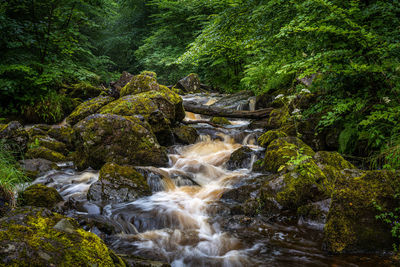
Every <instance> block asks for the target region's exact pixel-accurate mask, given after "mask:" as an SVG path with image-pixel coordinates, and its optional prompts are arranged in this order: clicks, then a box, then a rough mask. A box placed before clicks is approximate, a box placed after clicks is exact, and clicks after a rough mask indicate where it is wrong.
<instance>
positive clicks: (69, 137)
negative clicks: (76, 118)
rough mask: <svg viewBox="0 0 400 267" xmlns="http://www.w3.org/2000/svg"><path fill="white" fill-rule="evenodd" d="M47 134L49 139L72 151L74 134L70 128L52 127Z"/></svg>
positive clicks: (64, 126) (65, 126)
mask: <svg viewBox="0 0 400 267" xmlns="http://www.w3.org/2000/svg"><path fill="white" fill-rule="evenodd" d="M47 134H48V135H49V136H50V137H52V138H54V139H56V140H58V141H60V142H63V143H64V144H66V145H67V148H68V149H69V150H73V149H74V142H75V134H74V130H73V129H72V127H71V126H68V125H61V126H53V127H51V129H50V130H49V131H48V132H47Z"/></svg>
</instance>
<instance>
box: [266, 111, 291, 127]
mask: <svg viewBox="0 0 400 267" xmlns="http://www.w3.org/2000/svg"><path fill="white" fill-rule="evenodd" d="M289 117H290V115H289V109H288V108H287V107H282V108H278V109H273V110H272V111H271V113H270V114H269V119H268V125H267V127H266V128H267V129H278V128H280V127H281V126H283V125H284V124H285V123H286V122H287V120H288V118H289Z"/></svg>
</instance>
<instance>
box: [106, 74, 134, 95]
mask: <svg viewBox="0 0 400 267" xmlns="http://www.w3.org/2000/svg"><path fill="white" fill-rule="evenodd" d="M132 77H133V74H130V73H129V72H127V71H123V72H122V74H121V76H120V77H119V79H118V81H116V82H111V83H110V85H111V87H113V88H114V89H115V90H116V91H117V92H118V93H119V92H120V91H121V89H122V87H124V86H125V85H126V84H127V83H129V82H130V81H131V79H132Z"/></svg>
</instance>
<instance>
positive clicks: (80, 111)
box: [67, 96, 114, 125]
mask: <svg viewBox="0 0 400 267" xmlns="http://www.w3.org/2000/svg"><path fill="white" fill-rule="evenodd" d="M113 100H114V98H112V97H110V96H99V97H96V98H93V99H91V100H88V101H85V102H83V103H82V104H80V105H79V106H78V107H77V108H75V110H74V111H73V112H72V113H71V114H70V115H69V116H68V117H67V123H69V124H70V125H75V124H76V123H78V122H79V121H80V120H82V119H84V118H86V117H87V116H89V115H92V114H94V113H96V111H98V110H99V109H100V108H101V107H103V106H105V105H107V104H108V103H110V102H111V101H113Z"/></svg>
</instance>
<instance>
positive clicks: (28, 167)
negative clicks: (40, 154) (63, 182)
mask: <svg viewBox="0 0 400 267" xmlns="http://www.w3.org/2000/svg"><path fill="white" fill-rule="evenodd" d="M19 163H20V167H21V169H22V170H23V171H24V172H25V174H26V176H28V177H29V178H31V179H32V180H34V179H35V178H37V177H38V176H39V175H42V174H44V173H46V172H48V171H50V170H58V169H59V167H58V166H57V164H56V163H54V162H51V161H49V160H47V159H24V160H21V161H20V162H19Z"/></svg>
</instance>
